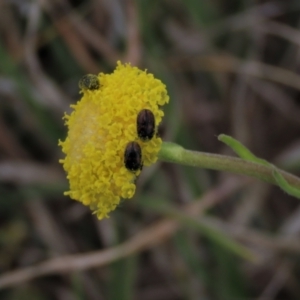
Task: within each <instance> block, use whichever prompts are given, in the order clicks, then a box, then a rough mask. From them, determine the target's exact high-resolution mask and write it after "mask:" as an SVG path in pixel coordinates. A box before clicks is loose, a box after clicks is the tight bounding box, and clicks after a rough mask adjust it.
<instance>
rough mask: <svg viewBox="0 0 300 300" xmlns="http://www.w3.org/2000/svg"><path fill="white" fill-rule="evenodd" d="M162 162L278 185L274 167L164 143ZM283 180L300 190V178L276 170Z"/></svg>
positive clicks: (161, 154) (161, 155)
mask: <svg viewBox="0 0 300 300" xmlns="http://www.w3.org/2000/svg"><path fill="white" fill-rule="evenodd" d="M158 157H159V159H160V160H162V161H165V162H172V163H177V164H181V165H185V166H192V167H199V168H205V169H211V170H218V171H227V172H231V173H235V174H242V175H247V176H251V177H255V178H257V179H260V180H263V181H266V182H269V183H273V184H275V185H278V182H277V181H276V179H275V178H274V175H273V174H274V173H273V172H274V168H275V167H272V165H270V166H266V165H262V164H259V163H255V162H251V161H247V160H244V159H241V158H236V157H231V156H226V155H219V154H211V153H204V152H197V151H191V150H186V149H184V148H183V147H181V146H179V145H177V144H174V143H167V142H164V143H163V145H162V147H161V150H160V152H159V154H158ZM276 171H278V172H279V173H280V174H281V175H282V176H283V178H284V179H285V180H286V181H287V182H288V183H289V184H290V185H291V186H292V187H295V188H298V189H300V178H298V177H296V176H294V175H292V174H290V173H288V172H285V171H282V170H280V169H278V168H276Z"/></svg>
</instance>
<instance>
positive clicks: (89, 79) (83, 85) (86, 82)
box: [78, 74, 100, 91]
mask: <svg viewBox="0 0 300 300" xmlns="http://www.w3.org/2000/svg"><path fill="white" fill-rule="evenodd" d="M78 85H79V88H80V89H82V90H91V91H92V90H97V89H99V87H100V83H99V79H98V76H97V75H93V74H86V75H84V76H82V78H81V79H80V80H79V83H78Z"/></svg>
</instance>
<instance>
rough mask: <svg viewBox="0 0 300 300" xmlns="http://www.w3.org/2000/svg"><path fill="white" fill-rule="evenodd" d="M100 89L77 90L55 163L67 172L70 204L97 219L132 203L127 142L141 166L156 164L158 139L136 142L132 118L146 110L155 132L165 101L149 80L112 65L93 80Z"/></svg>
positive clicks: (132, 70)
mask: <svg viewBox="0 0 300 300" xmlns="http://www.w3.org/2000/svg"><path fill="white" fill-rule="evenodd" d="M98 79H99V82H100V88H99V89H95V90H88V89H82V91H81V92H82V93H83V96H82V98H81V100H80V101H78V102H77V103H76V104H75V105H72V106H71V107H72V108H73V111H72V113H71V114H70V115H65V117H64V118H65V120H66V125H67V126H68V135H67V137H66V140H65V141H63V142H62V141H60V142H59V144H60V145H61V147H62V151H63V152H64V153H65V155H66V156H65V158H64V159H62V160H61V161H60V162H61V163H62V164H63V167H64V169H65V171H66V172H67V174H68V175H67V178H68V180H69V183H70V190H69V191H68V192H66V193H65V195H69V196H70V197H71V198H72V199H75V200H78V201H80V202H82V203H83V204H84V205H87V206H89V207H90V208H91V209H92V210H93V211H94V212H95V213H96V214H97V217H98V218H99V219H102V218H104V217H107V216H108V213H109V212H110V211H112V210H114V209H115V208H116V206H117V205H118V204H119V202H120V199H121V198H132V197H133V195H134V193H135V184H134V182H135V178H136V176H138V175H139V173H140V171H137V172H131V171H129V170H127V169H126V168H125V165H124V152H125V148H126V145H127V144H128V142H131V141H136V142H138V143H139V145H140V146H141V150H142V160H143V164H144V166H149V165H151V164H153V163H154V162H155V161H156V160H157V154H158V151H159V150H160V147H161V143H162V141H161V139H160V138H158V137H156V136H154V137H153V138H152V140H151V141H147V142H142V141H140V140H139V139H138V135H137V128H136V118H137V115H138V113H139V112H140V111H141V110H142V109H150V110H151V111H152V112H153V114H154V116H155V122H156V126H158V125H159V124H160V122H161V120H162V117H163V112H162V110H161V109H160V106H162V105H164V104H166V103H167V102H168V101H169V97H168V95H167V91H166V87H165V85H164V84H163V83H162V82H161V81H160V80H158V79H156V78H154V76H153V75H152V74H149V73H147V72H146V71H141V70H139V69H138V68H136V67H132V66H131V65H130V64H125V65H123V64H121V63H120V62H118V64H117V68H116V69H115V71H114V72H113V73H112V74H103V73H101V74H99V75H98Z"/></svg>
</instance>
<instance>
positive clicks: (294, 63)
mask: <svg viewBox="0 0 300 300" xmlns="http://www.w3.org/2000/svg"><path fill="white" fill-rule="evenodd" d="M299 47H300V4H299V1H292V0H289V1H249V0H232V1H225V0H224V1H221V0H214V1H206V0H188V1H180V0H151V1H146V0H136V1H134V0H89V1H83V0H73V1H72V0H69V1H67V0H60V1H59V0H36V1H29V0H14V1H13V0H4V1H0V114H1V115H0V158H1V160H0V288H1V289H0V299H9V300H18V299H22V300H23V299H30V300H50V299H59V300H62V299H63V300H69V299H70V300H71V299H76V300H79V299H80V300H96V299H109V300H129V299H143V300H147V299H149V300H150V299H156V300H160V299H161V300H167V299H170V300H171V299H172V300H181V299H189V300H198V299H207V300H210V299H211V300H214V299H219V300H227V299H228V300H231V299H232V300H234V299H240V300H241V299H245V300H246V299H260V300H272V299H278V300H279V299H284V300H290V299H300V288H299V280H300V264H299V261H300V260H299V258H300V239H299V233H300V208H299V200H297V199H294V198H292V197H290V196H287V195H286V194H285V193H284V192H282V191H281V190H280V189H279V188H276V187H272V186H270V185H268V184H265V183H261V182H258V181H255V180H250V179H247V178H245V177H241V176H233V175H231V174H225V173H217V172H211V171H207V170H199V169H193V168H189V167H181V166H175V165H170V164H160V163H157V164H156V165H155V166H154V167H151V168H144V170H143V173H142V176H141V177H140V178H139V179H138V182H137V184H138V188H137V193H136V195H135V197H134V198H133V199H132V200H126V201H124V202H123V203H122V204H121V205H120V207H119V208H118V209H117V210H116V211H115V212H114V213H113V214H112V215H111V217H110V219H106V220H103V221H101V222H99V221H98V220H97V219H96V217H95V216H93V215H91V212H90V211H89V210H88V209H87V208H86V207H84V206H83V205H81V204H80V203H77V202H76V201H73V200H70V199H68V198H67V197H64V196H63V191H65V190H67V189H68V183H67V181H66V178H65V174H64V172H63V170H62V168H61V165H59V164H58V160H59V158H61V157H62V154H61V151H60V149H59V148H58V146H57V143H58V139H63V138H64V137H65V134H66V130H65V127H64V125H63V120H62V116H63V114H64V111H69V110H70V108H69V105H70V104H72V103H74V102H76V101H77V100H78V99H79V98H80V95H79V93H78V80H79V79H80V78H81V77H82V76H83V75H84V74H87V73H96V74H97V73H99V72H111V71H112V70H113V69H114V67H115V65H116V61H117V60H121V61H123V62H131V63H132V64H133V65H137V66H139V67H140V68H143V69H145V68H147V69H148V70H149V71H150V72H151V73H154V74H155V76H156V77H158V78H160V79H161V80H163V81H164V82H165V83H166V85H167V87H168V91H169V94H170V97H171V101H170V104H169V105H168V106H167V107H166V109H165V115H166V116H165V120H164V124H163V126H162V127H161V128H160V132H161V136H162V137H163V139H165V140H168V141H173V142H176V143H179V144H181V145H183V146H184V147H185V148H189V149H195V150H201V151H207V152H213V153H226V154H231V155H234V154H233V153H232V152H229V150H228V148H226V147H225V146H224V145H223V144H221V143H220V142H219V141H218V140H217V137H216V136H217V135H218V134H220V133H225V134H229V135H232V136H234V137H235V138H236V139H238V140H239V141H241V142H242V143H243V144H245V145H246V146H247V147H248V148H249V149H251V151H252V152H253V153H255V154H256V155H257V156H259V157H261V158H264V159H266V160H268V161H270V162H272V163H274V164H276V165H277V166H279V167H281V168H282V169H286V170H288V171H290V172H293V173H295V174H298V175H299V173H300V100H299V99H300V97H299V96H300V93H299V92H300V75H299V70H300V48H299ZM82 125H83V126H84V124H82Z"/></svg>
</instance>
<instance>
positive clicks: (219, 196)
mask: <svg viewBox="0 0 300 300" xmlns="http://www.w3.org/2000/svg"><path fill="white" fill-rule="evenodd" d="M244 184H245V182H242V181H237V180H230V181H226V182H224V183H223V184H221V185H220V186H218V187H217V188H215V189H213V190H211V191H209V192H207V193H206V194H205V195H204V196H203V197H202V198H201V201H196V202H193V203H192V204H190V205H189V206H187V211H188V212H189V213H190V214H192V215H196V214H197V215H199V214H203V213H204V212H205V210H207V209H208V208H211V207H213V206H214V205H215V204H216V203H218V202H220V201H222V200H223V199H225V198H227V197H229V196H230V195H232V194H233V193H234V192H236V191H237V190H239V189H240V188H241V187H242V186H244ZM179 227H180V224H179V223H178V222H176V221H174V220H162V221H158V222H156V223H155V224H154V225H151V226H149V227H148V228H146V229H144V230H141V231H140V232H139V233H138V234H136V235H135V236H134V237H133V238H131V239H129V240H128V241H127V242H125V243H123V244H121V245H119V246H116V247H112V248H110V249H106V250H101V251H96V252H92V253H87V254H77V255H67V256H62V257H59V258H54V259H50V260H48V261H45V262H42V263H41V264H39V265H37V266H32V267H27V268H23V269H20V270H16V271H11V272H8V273H6V274H4V275H2V276H1V277H0V288H4V287H9V286H14V285H17V284H20V283H22V282H26V281H29V280H32V279H34V278H37V277H40V276H45V275H49V274H55V273H65V272H70V271H74V270H76V271H79V270H87V269H91V268H96V267H101V266H104V265H107V264H109V263H112V262H114V261H116V260H118V259H121V258H124V257H127V256H129V255H133V254H136V253H139V252H141V251H144V250H145V249H149V248H152V247H154V246H155V245H157V244H159V243H161V242H163V241H165V240H166V239H168V238H170V237H171V236H172V235H173V234H174V233H175V232H176V231H177V229H178V228H179Z"/></svg>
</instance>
